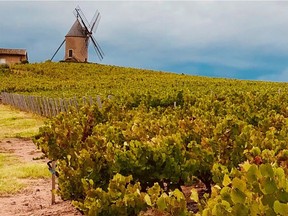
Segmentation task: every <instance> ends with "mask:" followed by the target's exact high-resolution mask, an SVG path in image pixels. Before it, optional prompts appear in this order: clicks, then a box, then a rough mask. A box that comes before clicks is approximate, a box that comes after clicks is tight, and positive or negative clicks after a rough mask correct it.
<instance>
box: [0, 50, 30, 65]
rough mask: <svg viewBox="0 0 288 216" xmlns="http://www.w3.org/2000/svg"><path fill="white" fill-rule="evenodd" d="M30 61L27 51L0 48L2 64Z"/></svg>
mask: <svg viewBox="0 0 288 216" xmlns="http://www.w3.org/2000/svg"><path fill="white" fill-rule="evenodd" d="M26 61H28V54H27V51H26V50H25V49H6V48H0V64H15V63H22V62H26Z"/></svg>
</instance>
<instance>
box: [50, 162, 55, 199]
mask: <svg viewBox="0 0 288 216" xmlns="http://www.w3.org/2000/svg"><path fill="white" fill-rule="evenodd" d="M55 168H56V161H52V170H53V173H52V190H51V193H52V205H53V204H55V203H56V202H55V192H56V191H55V178H56V177H55Z"/></svg>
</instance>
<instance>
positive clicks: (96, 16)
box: [89, 10, 101, 33]
mask: <svg viewBox="0 0 288 216" xmlns="http://www.w3.org/2000/svg"><path fill="white" fill-rule="evenodd" d="M100 19H101V15H100V13H99V11H98V10H97V11H96V12H95V14H94V16H93V18H92V20H91V22H90V26H89V27H90V31H91V32H94V33H95V32H96V29H97V27H98V24H99V22H100Z"/></svg>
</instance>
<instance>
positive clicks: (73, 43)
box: [51, 6, 104, 62]
mask: <svg viewBox="0 0 288 216" xmlns="http://www.w3.org/2000/svg"><path fill="white" fill-rule="evenodd" d="M73 14H74V15H75V17H76V21H75V22H74V24H73V25H72V27H71V29H70V30H69V32H68V33H67V34H66V36H65V39H64V41H63V42H62V43H61V45H60V46H59V47H58V49H57V50H56V52H55V53H54V55H53V56H52V58H51V61H52V60H53V58H54V57H55V55H56V54H57V52H58V51H59V50H60V48H61V47H62V46H63V44H64V43H65V58H64V60H65V61H72V62H87V60H88V45H89V41H90V40H91V42H92V44H93V47H94V49H95V51H96V54H97V56H98V58H99V59H100V61H101V60H102V59H103V56H104V53H103V51H102V49H101V47H100V46H99V44H98V43H97V41H96V39H95V37H94V36H93V33H95V31H96V29H97V27H98V24H99V21H100V18H101V16H100V13H99V12H98V11H96V12H95V14H94V16H93V18H92V20H91V22H90V23H89V22H88V21H87V19H86V17H85V15H84V13H83V12H82V10H81V9H80V7H79V6H77V7H76V8H75V10H74V11H73Z"/></svg>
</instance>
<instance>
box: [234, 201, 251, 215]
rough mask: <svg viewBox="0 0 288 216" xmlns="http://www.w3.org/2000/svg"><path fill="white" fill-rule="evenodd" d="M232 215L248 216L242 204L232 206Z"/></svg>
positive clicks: (246, 209) (247, 211)
mask: <svg viewBox="0 0 288 216" xmlns="http://www.w3.org/2000/svg"><path fill="white" fill-rule="evenodd" d="M232 214H233V215H237V216H248V215H249V209H248V208H247V207H246V206H245V205H244V204H240V203H237V204H236V205H234V206H233V211H232Z"/></svg>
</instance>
